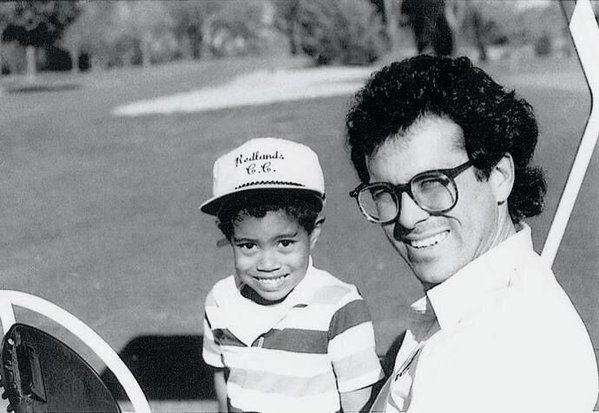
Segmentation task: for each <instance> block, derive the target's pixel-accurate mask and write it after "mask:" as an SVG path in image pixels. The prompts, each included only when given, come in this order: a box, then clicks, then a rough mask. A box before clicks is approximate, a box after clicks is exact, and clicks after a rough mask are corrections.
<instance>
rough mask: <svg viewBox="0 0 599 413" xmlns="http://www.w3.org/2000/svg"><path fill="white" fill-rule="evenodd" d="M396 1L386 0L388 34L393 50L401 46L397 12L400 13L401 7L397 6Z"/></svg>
mask: <svg viewBox="0 0 599 413" xmlns="http://www.w3.org/2000/svg"><path fill="white" fill-rule="evenodd" d="M395 3H396V2H395V0H384V5H385V19H386V20H387V36H389V41H390V46H391V51H395V50H397V49H398V48H399V37H398V30H397V27H398V22H397V14H399V8H398V7H395Z"/></svg>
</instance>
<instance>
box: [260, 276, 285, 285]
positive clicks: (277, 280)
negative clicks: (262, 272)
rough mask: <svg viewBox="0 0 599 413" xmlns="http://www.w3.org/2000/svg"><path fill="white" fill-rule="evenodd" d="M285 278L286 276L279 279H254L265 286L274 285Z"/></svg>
mask: <svg viewBox="0 0 599 413" xmlns="http://www.w3.org/2000/svg"><path fill="white" fill-rule="evenodd" d="M285 277H286V275H281V276H280V277H276V278H261V277H256V278H257V279H258V281H260V282H262V283H265V284H276V283H278V282H279V281H281V280H282V279H283V278H285Z"/></svg>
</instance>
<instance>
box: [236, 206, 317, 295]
mask: <svg viewBox="0 0 599 413" xmlns="http://www.w3.org/2000/svg"><path fill="white" fill-rule="evenodd" d="M239 218H240V219H239V220H238V221H237V222H236V223H235V230H234V234H233V238H232V239H231V246H232V248H233V255H234V259H235V270H236V276H237V279H238V281H240V282H241V283H242V284H245V285H246V286H248V287H250V288H251V289H252V290H254V291H255V292H256V293H257V294H258V295H259V296H260V297H261V298H262V299H264V300H266V301H268V302H276V301H280V300H282V299H284V298H285V297H286V296H287V295H288V294H289V293H290V292H291V291H292V290H293V289H294V288H295V287H296V286H297V285H298V284H299V283H300V281H301V280H302V279H303V278H304V276H305V275H306V270H307V269H308V262H309V258H310V252H311V250H312V247H313V246H314V245H315V243H316V239H317V234H318V231H313V232H312V234H308V232H307V231H306V230H305V229H304V228H303V227H302V226H301V225H300V224H299V223H297V222H296V221H295V220H294V219H293V218H290V217H288V216H287V214H286V213H285V212H284V211H269V212H267V213H266V216H264V217H263V218H255V217H251V216H247V215H241V216H240V217H239Z"/></svg>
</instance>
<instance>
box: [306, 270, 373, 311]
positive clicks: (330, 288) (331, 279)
mask: <svg viewBox="0 0 599 413" xmlns="http://www.w3.org/2000/svg"><path fill="white" fill-rule="evenodd" d="M311 272H312V274H313V278H315V279H316V280H317V281H316V282H315V283H314V289H315V293H314V298H315V299H317V300H318V301H320V300H326V301H328V302H335V301H340V300H346V299H348V298H353V299H356V298H362V297H361V296H360V293H359V292H358V288H357V287H356V286H355V285H354V284H351V283H348V282H346V281H343V280H341V279H339V278H338V277H336V276H334V275H333V274H331V273H330V272H328V271H325V270H322V269H320V268H316V267H312V268H311Z"/></svg>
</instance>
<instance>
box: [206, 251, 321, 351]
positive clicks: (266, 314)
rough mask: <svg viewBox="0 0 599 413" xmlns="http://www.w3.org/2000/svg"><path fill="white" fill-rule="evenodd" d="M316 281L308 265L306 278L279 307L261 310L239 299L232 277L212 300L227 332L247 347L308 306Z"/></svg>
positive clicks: (260, 307)
mask: <svg viewBox="0 0 599 413" xmlns="http://www.w3.org/2000/svg"><path fill="white" fill-rule="evenodd" d="M318 282H319V277H318V275H317V274H316V269H315V268H314V267H313V266H312V259H310V260H309V262H308V269H307V270H306V275H305V276H304V278H303V279H302V280H301V281H300V282H299V284H298V285H297V286H296V287H295V288H294V289H293V291H291V293H289V295H288V296H287V298H285V300H283V301H282V302H281V303H279V304H274V305H272V306H263V305H260V304H256V303H255V302H253V301H251V300H249V299H247V298H245V297H244V296H242V295H241V292H240V290H239V288H240V287H239V286H238V285H236V282H235V277H230V278H228V279H226V281H225V282H224V283H222V284H219V288H217V289H215V291H214V298H215V300H216V302H217V303H218V304H219V307H220V308H221V314H222V317H224V320H225V324H226V326H227V328H228V329H229V330H230V331H231V332H232V333H233V334H234V335H235V336H236V337H237V338H239V339H240V340H241V341H242V342H243V343H245V344H246V345H248V346H249V345H251V344H252V343H253V342H254V340H255V339H256V338H257V337H259V336H260V335H261V334H263V333H265V332H267V331H269V330H270V329H272V328H273V327H274V326H275V325H276V324H277V323H278V322H279V321H280V320H282V319H283V318H284V317H285V316H286V315H287V313H288V312H289V310H291V309H292V308H293V307H297V306H302V305H308V304H309V303H310V299H311V298H312V296H313V294H314V291H315V288H314V287H315V286H317V285H318Z"/></svg>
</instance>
